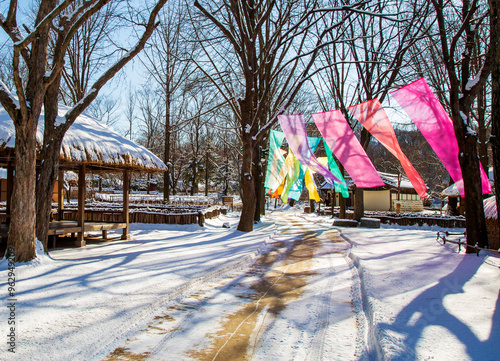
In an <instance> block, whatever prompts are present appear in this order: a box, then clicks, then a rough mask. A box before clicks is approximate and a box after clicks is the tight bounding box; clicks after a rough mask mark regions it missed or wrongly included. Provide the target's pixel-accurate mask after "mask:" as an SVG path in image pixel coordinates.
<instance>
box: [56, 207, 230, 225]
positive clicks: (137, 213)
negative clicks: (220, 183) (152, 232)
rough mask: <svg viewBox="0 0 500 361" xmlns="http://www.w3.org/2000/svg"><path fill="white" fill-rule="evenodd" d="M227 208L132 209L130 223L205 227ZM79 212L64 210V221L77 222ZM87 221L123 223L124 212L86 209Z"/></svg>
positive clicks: (224, 212)
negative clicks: (207, 220) (206, 223)
mask: <svg viewBox="0 0 500 361" xmlns="http://www.w3.org/2000/svg"><path fill="white" fill-rule="evenodd" d="M226 212H227V208H225V207H220V206H213V207H209V208H207V209H202V210H201V209H200V210H194V211H193V210H186V209H182V208H178V209H176V210H175V211H174V210H172V209H168V211H167V212H162V211H161V209H160V208H158V209H154V210H151V209H150V210H147V211H142V210H141V209H140V208H135V209H131V211H130V213H129V222H130V223H157V224H196V223H198V224H199V225H200V226H203V225H204V223H205V220H206V219H211V218H216V217H219V215H221V214H226ZM77 217H78V210H76V209H64V210H63V220H69V221H76V220H77ZM85 220H86V221H89V222H108V223H119V222H123V212H122V211H121V210H118V209H106V210H104V209H97V210H95V209H85Z"/></svg>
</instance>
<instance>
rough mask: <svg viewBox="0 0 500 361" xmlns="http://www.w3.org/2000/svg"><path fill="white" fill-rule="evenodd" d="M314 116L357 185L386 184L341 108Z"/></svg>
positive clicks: (367, 186) (360, 186)
mask: <svg viewBox="0 0 500 361" xmlns="http://www.w3.org/2000/svg"><path fill="white" fill-rule="evenodd" d="M312 117H313V119H314V122H315V123H316V126H317V127H318V129H319V131H320V132H321V135H322V136H323V138H324V139H325V141H326V144H328V146H329V147H330V149H331V150H332V151H333V154H335V156H336V157H337V159H338V160H339V161H340V163H342V165H343V166H344V168H345V170H346V171H347V173H349V175H350V176H351V178H352V180H353V181H354V183H355V184H356V186H357V187H359V188H374V187H382V186H384V182H383V181H382V179H381V178H380V176H379V175H378V173H377V170H376V169H375V167H374V166H373V164H372V162H371V161H370V159H369V158H368V156H367V155H366V152H365V150H364V149H363V147H362V146H361V144H359V141H358V139H357V138H356V136H355V135H354V133H353V131H352V130H351V127H350V126H349V124H348V123H347V121H346V120H345V118H344V116H343V115H342V113H341V112H340V110H331V111H328V112H324V113H313V115H312Z"/></svg>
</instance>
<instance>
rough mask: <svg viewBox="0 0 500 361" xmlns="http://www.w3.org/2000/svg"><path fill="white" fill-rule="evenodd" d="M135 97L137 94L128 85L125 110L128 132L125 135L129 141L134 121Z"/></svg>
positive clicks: (131, 136)
mask: <svg viewBox="0 0 500 361" xmlns="http://www.w3.org/2000/svg"><path fill="white" fill-rule="evenodd" d="M136 97H137V93H136V92H135V91H133V90H132V89H131V86H130V85H129V89H128V95H127V99H126V108H125V118H127V122H128V130H127V132H126V135H127V136H128V137H129V139H131V140H132V138H133V134H132V129H133V126H134V123H135V120H136V116H135V106H136V104H135V102H136Z"/></svg>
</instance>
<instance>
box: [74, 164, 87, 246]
mask: <svg viewBox="0 0 500 361" xmlns="http://www.w3.org/2000/svg"><path fill="white" fill-rule="evenodd" d="M85 191H86V187H85V164H80V166H79V168H78V216H77V219H78V227H81V232H78V235H77V237H76V243H75V246H77V247H83V246H85V244H86V243H85V239H84V235H85V232H84V230H85Z"/></svg>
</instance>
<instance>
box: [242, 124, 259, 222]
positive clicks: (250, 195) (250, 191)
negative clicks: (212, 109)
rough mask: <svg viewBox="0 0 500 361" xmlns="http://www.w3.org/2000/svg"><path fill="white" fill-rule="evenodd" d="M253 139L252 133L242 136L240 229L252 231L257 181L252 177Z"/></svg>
mask: <svg viewBox="0 0 500 361" xmlns="http://www.w3.org/2000/svg"><path fill="white" fill-rule="evenodd" d="M252 143H253V140H252V137H251V136H250V134H248V133H244V134H243V136H242V146H243V157H242V162H241V178H240V179H241V180H240V184H241V193H242V194H241V202H242V210H241V217H240V222H239V223H238V231H243V232H251V231H252V230H253V221H254V217H255V206H256V198H255V183H254V180H253V177H252V159H253V153H254V151H255V150H254V147H253V144H252Z"/></svg>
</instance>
